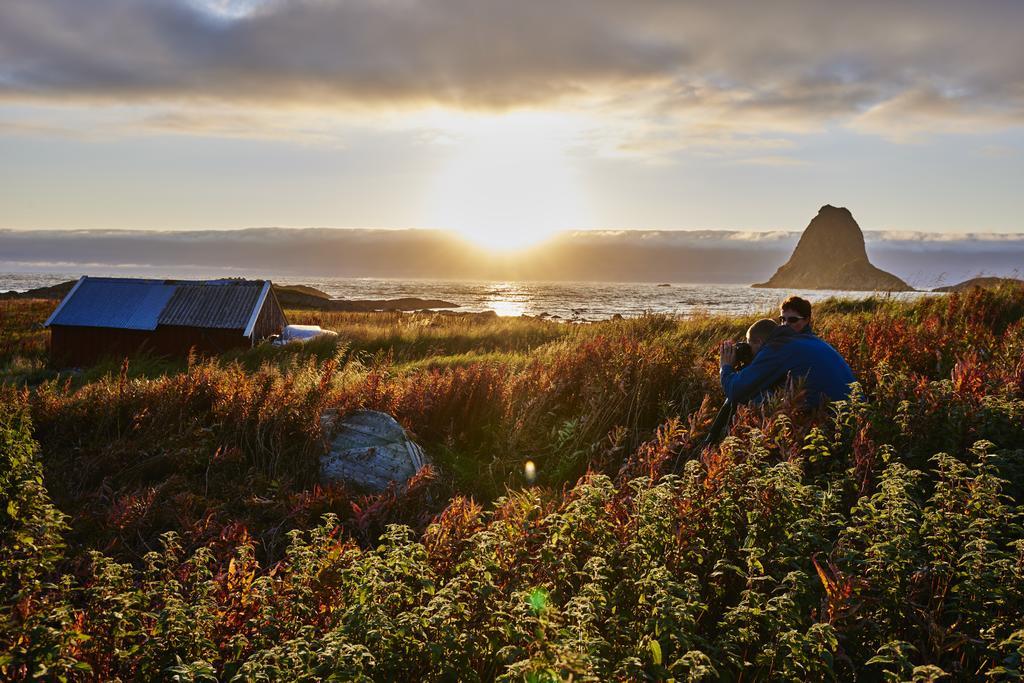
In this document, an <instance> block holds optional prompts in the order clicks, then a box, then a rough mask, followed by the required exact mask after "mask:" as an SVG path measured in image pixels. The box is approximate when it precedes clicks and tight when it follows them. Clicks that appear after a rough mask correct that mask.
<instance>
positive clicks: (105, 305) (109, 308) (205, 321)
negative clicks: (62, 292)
mask: <svg viewBox="0 0 1024 683" xmlns="http://www.w3.org/2000/svg"><path fill="white" fill-rule="evenodd" d="M266 284H268V283H266V282H265V281H263V280H238V281H232V280H214V281H210V282H175V281H168V280H141V279H130V278H96V277H83V278H82V279H81V280H80V281H79V283H78V284H77V285H76V286H75V288H74V289H72V290H71V292H69V293H68V295H67V296H66V297H65V298H64V300H63V301H62V302H61V304H60V306H58V308H57V310H56V311H55V312H54V313H53V315H52V316H50V319H49V320H47V321H46V324H47V325H74V326H83V327H112V328H117V329H125V330H155V329H156V328H157V326H158V325H176V326H185V327H208V328H217V329H237V330H244V329H245V328H246V325H247V324H248V323H249V321H250V320H251V319H252V318H253V316H254V314H255V310H254V309H255V308H256V306H258V305H259V304H260V303H261V302H262V300H263V299H262V297H261V293H262V292H263V290H264V286H265V285H266Z"/></svg>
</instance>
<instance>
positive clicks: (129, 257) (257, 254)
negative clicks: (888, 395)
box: [0, 228, 1024, 288]
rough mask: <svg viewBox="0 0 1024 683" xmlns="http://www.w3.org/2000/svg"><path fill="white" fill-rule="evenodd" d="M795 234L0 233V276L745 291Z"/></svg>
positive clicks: (970, 262)
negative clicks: (527, 240)
mask: <svg viewBox="0 0 1024 683" xmlns="http://www.w3.org/2000/svg"><path fill="white" fill-rule="evenodd" d="M798 238H799V233H798V232H782V231H777V232H766V233H757V232H738V231H714V230H703V231H639V230H638V231H594V232H575V233H565V234H562V235H559V236H557V237H556V238H554V239H553V240H551V241H550V242H548V243H546V244H543V245H540V246H537V247H534V248H532V249H529V250H526V251H522V252H516V253H510V254H494V253H490V252H484V251H481V250H479V249H478V248H476V247H473V246H471V245H469V244H467V243H466V242H463V241H461V240H459V239H458V238H456V237H454V236H452V235H450V234H448V233H444V232H439V231H430V230H333V229H304V230H285V229H277V228H257V229H248V230H238V231H199V232H153V231H135V232H132V231H9V230H6V231H4V230H0V255H2V256H0V259H2V260H0V271H3V270H7V271H15V272H28V271H50V272H66V273H79V272H82V271H83V270H88V271H89V272H105V271H109V272H115V271H117V270H119V269H120V270H124V269H127V270H133V269H134V270H135V271H140V272H141V271H143V270H155V271H161V270H163V271H165V272H167V273H174V272H186V271H187V272H194V273H196V274H197V275H202V276H216V275H233V274H242V273H244V274H247V275H262V276H268V277H282V276H287V277H289V278H292V279H295V280H301V277H302V276H304V275H305V276H309V277H314V276H315V277H395V278H415V277H423V278H441V279H499V280H563V281H568V280H591V281H612V282H614V281H620V282H688V283H723V284H724V283H738V284H748V283H752V282H760V281H764V280H766V279H767V278H768V277H769V276H770V275H771V274H772V273H774V272H775V269H776V268H778V267H779V266H780V265H781V264H782V263H784V262H785V261H786V260H787V259H788V258H789V255H790V253H792V250H793V248H794V247H795V246H796V242H797V239H798ZM865 238H866V242H867V248H868V255H869V257H870V258H871V260H872V262H874V263H875V265H877V266H879V267H880V268H883V269H885V270H888V271H891V272H893V273H895V274H896V275H898V276H900V277H902V278H903V279H905V280H907V281H908V282H910V283H911V284H912V285H914V286H916V287H919V288H931V287H935V286H937V285H941V284H952V283H956V282H960V281H962V280H966V279H968V278H970V277H974V276H977V275H982V274H984V275H1008V276H1012V275H1016V276H1020V275H1022V273H1021V272H1020V269H1021V264H1024V235H1000V234H974V235H959V236H950V235H942V236H938V235H931V234H926V233H884V232H870V231H868V232H866V233H865Z"/></svg>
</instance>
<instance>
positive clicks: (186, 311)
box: [159, 281, 263, 330]
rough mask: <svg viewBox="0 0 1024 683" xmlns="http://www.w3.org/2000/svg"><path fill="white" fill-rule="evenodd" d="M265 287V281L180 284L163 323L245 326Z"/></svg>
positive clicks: (222, 326)
mask: <svg viewBox="0 0 1024 683" xmlns="http://www.w3.org/2000/svg"><path fill="white" fill-rule="evenodd" d="M262 291H263V282H262V281H246V282H230V283H223V284H222V283H188V284H180V285H178V286H177V289H176V290H175V292H174V296H172V297H171V300H170V301H169V302H168V303H167V307H166V308H164V310H163V313H161V314H160V320H159V323H160V324H161V325H181V326H185V327H215V328H219V329H228V330H244V329H245V326H246V324H247V323H248V322H249V318H251V317H252V314H253V309H254V308H255V306H256V304H257V302H258V301H259V298H260V292H262Z"/></svg>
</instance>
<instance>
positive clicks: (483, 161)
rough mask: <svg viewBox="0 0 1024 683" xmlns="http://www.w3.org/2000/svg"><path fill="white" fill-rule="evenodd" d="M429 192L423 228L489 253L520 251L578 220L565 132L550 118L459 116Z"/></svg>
mask: <svg viewBox="0 0 1024 683" xmlns="http://www.w3.org/2000/svg"><path fill="white" fill-rule="evenodd" d="M446 128H447V135H448V136H449V139H450V143H449V144H450V146H451V154H450V156H449V157H448V159H447V160H446V161H445V162H444V164H443V166H442V168H441V169H440V171H439V172H438V174H437V176H436V178H435V182H434V184H433V189H432V192H431V199H430V205H431V213H432V215H431V217H430V221H429V222H430V224H431V225H434V226H436V227H439V228H443V229H448V230H453V231H455V232H457V233H458V234H460V235H462V236H463V237H465V238H467V239H469V240H470V241H472V242H474V243H476V244H478V245H480V246H483V247H487V248H489V249H494V250H513V249H522V248H524V247H529V246H532V245H535V244H537V243H540V242H542V241H544V240H546V239H548V238H550V237H551V236H552V235H554V234H555V233H556V232H558V231H560V230H566V229H569V228H578V227H581V226H582V225H583V224H584V223H585V220H586V216H585V211H584V208H585V207H584V202H583V197H582V192H581V189H580V183H579V179H578V177H577V174H576V172H575V169H574V165H573V163H572V159H571V157H570V154H569V146H570V142H571V132H572V127H571V125H570V122H569V121H567V120H565V119H562V118H559V117H557V116H554V115H541V114H526V113H519V114H507V115H502V116H488V117H470V116H459V117H456V120H455V121H453V122H452V123H451V124H449V125H448V126H446Z"/></svg>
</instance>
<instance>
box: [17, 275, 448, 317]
mask: <svg viewBox="0 0 1024 683" xmlns="http://www.w3.org/2000/svg"><path fill="white" fill-rule="evenodd" d="M75 282H76V280H69V281H68V282H62V283H60V284H58V285H51V286H49V287H38V288H36V289H30V290H27V291H24V292H15V291H7V292H0V301H2V300H5V299H55V300H59V299H63V298H64V297H65V296H66V295H67V293H68V292H70V291H71V288H72V287H74V286H75ZM274 294H275V295H276V296H277V300H278V302H279V303H280V304H281V306H282V307H283V308H293V309H301V310H315V311H338V312H350V313H368V312H371V311H422V310H435V309H452V308H459V305H458V304H456V303H452V302H451V301H444V300H441V299H420V298H418V297H402V298H400V299H352V300H348V299H332V298H331V297H330V296H329V295H328V294H326V293H325V292H321V291H320V290H319V289H316V288H314V287H309V286H307V285H274Z"/></svg>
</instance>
